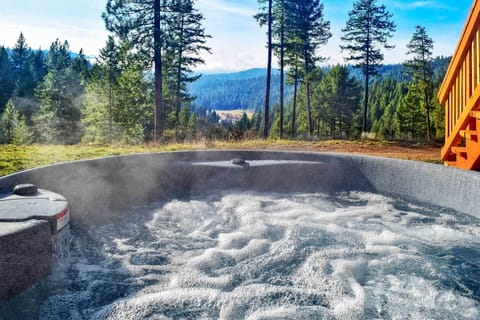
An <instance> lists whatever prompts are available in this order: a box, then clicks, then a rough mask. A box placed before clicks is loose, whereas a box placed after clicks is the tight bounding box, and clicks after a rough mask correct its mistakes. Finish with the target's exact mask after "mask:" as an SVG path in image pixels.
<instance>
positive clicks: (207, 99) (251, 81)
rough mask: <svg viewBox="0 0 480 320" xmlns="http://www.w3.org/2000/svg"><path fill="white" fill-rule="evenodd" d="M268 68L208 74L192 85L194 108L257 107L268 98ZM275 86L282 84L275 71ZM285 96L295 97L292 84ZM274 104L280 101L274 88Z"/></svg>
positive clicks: (190, 87)
mask: <svg viewBox="0 0 480 320" xmlns="http://www.w3.org/2000/svg"><path fill="white" fill-rule="evenodd" d="M266 73H267V71H266V69H251V70H246V71H242V72H236V73H225V74H205V75H203V76H202V77H201V78H200V79H198V80H197V81H195V82H194V83H192V84H191V85H190V86H189V89H190V93H191V95H192V96H193V97H195V98H196V99H195V101H194V102H193V105H194V109H196V108H206V109H214V110H235V109H243V110H257V111H259V110H260V109H261V108H262V106H263V102H264V99H265V96H264V92H265V83H266ZM272 86H273V87H275V88H278V87H279V86H280V74H279V72H278V71H277V70H276V71H275V72H274V74H273V76H272ZM286 88H287V90H286V91H285V98H286V99H288V98H290V97H291V96H292V93H293V88H292V86H287V87H286ZM271 99H272V102H273V103H274V104H276V103H278V101H279V100H280V94H279V91H278V90H272V96H271Z"/></svg>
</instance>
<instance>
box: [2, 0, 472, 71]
mask: <svg viewBox="0 0 480 320" xmlns="http://www.w3.org/2000/svg"><path fill="white" fill-rule="evenodd" d="M5 2H7V3H5ZM105 3H106V0H84V1H68V0H67V1H65V0H42V1H38V0H17V1H4V3H2V9H1V11H0V30H2V32H1V33H0V44H1V45H5V46H13V44H14V43H15V41H16V39H17V38H18V35H19V33H20V32H21V31H22V32H23V33H24V35H25V37H26V39H27V42H28V44H29V45H30V46H31V47H32V48H34V49H36V48H39V47H41V48H44V49H46V48H48V47H49V46H50V44H51V43H52V41H54V40H55V39H56V38H60V39H61V40H68V41H69V43H70V46H71V48H72V50H73V51H78V50H80V48H83V49H84V51H85V52H86V53H87V54H89V55H92V56H95V55H97V54H98V49H99V48H100V47H103V46H104V43H105V39H106V37H107V32H106V31H105V28H104V25H103V21H102V19H101V17H100V15H101V13H102V11H103V10H104V7H105ZM352 3H353V1H346V0H325V1H324V4H325V16H326V18H327V19H328V20H330V21H331V25H332V33H333V37H332V39H331V40H330V42H329V44H328V45H327V46H326V47H324V48H322V49H321V51H320V54H322V55H323V56H325V57H328V58H329V60H328V61H327V63H343V62H344V59H343V54H342V53H341V52H340V50H339V48H338V45H339V42H340V40H339V39H340V36H341V32H340V30H341V29H342V28H343V27H344V26H345V21H346V20H347V14H348V11H349V10H351V8H352ZM379 3H384V4H385V5H386V6H387V9H388V10H389V11H390V12H392V13H393V15H394V20H395V22H396V24H397V32H396V33H395V36H394V38H393V39H392V43H393V44H395V45H396V47H395V49H394V50H390V51H387V52H385V63H396V62H402V61H404V60H405V52H406V48H405V46H406V44H407V42H408V41H409V40H410V38H411V36H412V33H413V31H414V30H415V26H416V25H422V26H425V27H426V28H427V32H428V34H429V35H430V36H431V37H432V38H433V40H434V42H435V50H434V54H435V55H451V54H452V53H453V51H454V50H455V46H456V44H457V42H458V38H459V36H460V33H461V31H462V28H463V25H464V23H465V20H466V17H467V15H468V12H469V10H470V7H471V6H472V0H455V1H454V0H444V1H441V0H416V1H415V0H407V1H400V0H383V1H382V0H379ZM197 7H198V8H199V9H200V10H201V12H202V13H203V14H204V16H205V18H206V20H205V22H204V25H205V27H206V29H207V32H208V33H209V34H211V35H212V36H213V38H212V39H211V40H210V42H209V45H210V46H211V47H212V49H213V54H212V55H206V56H205V59H206V61H207V64H206V65H204V66H201V67H200V68H199V71H204V72H226V71H237V70H244V69H247V68H252V67H263V66H264V65H265V60H266V52H265V38H266V36H265V30H263V29H260V28H259V27H258V26H257V23H256V21H255V20H254V19H253V18H252V15H253V14H254V13H255V12H256V10H257V7H258V6H257V1H256V0H197Z"/></svg>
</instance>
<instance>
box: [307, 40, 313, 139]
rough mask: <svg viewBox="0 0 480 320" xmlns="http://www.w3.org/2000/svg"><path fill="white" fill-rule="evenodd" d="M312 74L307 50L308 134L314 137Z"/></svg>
mask: <svg viewBox="0 0 480 320" xmlns="http://www.w3.org/2000/svg"><path fill="white" fill-rule="evenodd" d="M309 73H310V65H309V63H308V54H307V51H306V50H305V88H306V94H307V115H308V133H309V134H310V136H312V135H313V120H312V101H311V92H310V91H311V90H310V80H309V79H308V77H309Z"/></svg>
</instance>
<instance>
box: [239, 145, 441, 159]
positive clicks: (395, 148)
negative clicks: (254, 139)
mask: <svg viewBox="0 0 480 320" xmlns="http://www.w3.org/2000/svg"><path fill="white" fill-rule="evenodd" d="M245 147H246V148H248V146H245ZM256 147H257V148H258V147H259V146H256ZM441 147H442V146H441V145H439V144H437V145H430V144H417V143H410V142H385V141H370V140H364V141H344V140H330V141H315V142H302V141H296V142H294V143H293V142H292V143H285V142H282V143H276V142H271V143H266V144H265V145H264V146H261V147H260V149H270V150H291V151H314V152H338V153H350V154H351V153H353V154H363V155H370V156H378V157H387V158H398V159H404V160H416V161H425V162H432V163H439V164H440V163H442V162H441V159H440V151H441Z"/></svg>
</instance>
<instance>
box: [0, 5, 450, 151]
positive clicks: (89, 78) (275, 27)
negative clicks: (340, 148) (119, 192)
mask: <svg viewBox="0 0 480 320" xmlns="http://www.w3.org/2000/svg"><path fill="white" fill-rule="evenodd" d="M105 2H106V3H105V10H104V12H103V13H101V14H102V17H103V20H104V22H105V28H106V29H107V30H108V31H109V34H110V35H109V36H108V38H107V39H105V45H104V47H103V48H102V49H101V50H100V53H99V54H98V56H97V57H95V58H94V59H91V58H90V57H87V56H86V55H85V54H84V53H83V52H82V50H80V52H72V51H71V49H70V46H69V42H68V39H52V43H51V45H50V47H49V48H41V49H40V48H39V49H36V48H31V47H30V46H29V44H28V37H26V36H25V35H24V34H23V33H21V32H20V31H19V35H18V39H17V41H16V43H3V44H0V143H1V144H18V145H21V144H33V143H39V144H66V145H73V144H78V143H85V144H89V143H93V144H112V143H119V144H141V143H146V142H158V143H167V142H172V141H174V142H182V141H196V140H202V139H206V140H209V139H222V140H242V139H251V138H257V137H263V138H265V139H267V138H272V139H293V140H296V139H299V140H300V139H309V140H313V139H357V138H360V137H368V138H377V139H385V140H408V141H422V142H424V141H425V142H434V141H437V140H442V139H443V136H444V109H443V107H442V106H441V105H440V104H439V102H438V100H437V98H436V96H437V91H438V88H439V86H440V84H441V82H442V80H443V77H444V75H445V73H446V71H447V68H448V64H449V62H450V58H449V57H434V56H433V48H434V45H435V42H434V39H432V38H431V37H430V36H429V34H428V30H426V28H425V27H423V26H416V27H415V26H412V34H411V40H410V41H409V42H408V45H407V55H406V56H405V60H404V62H403V63H401V64H398V65H384V63H383V61H384V56H385V55H388V54H389V49H391V48H392V45H391V44H390V43H391V39H393V38H394V37H395V32H396V24H395V17H394V16H393V15H392V14H391V13H390V12H389V9H388V7H386V6H385V5H382V4H379V2H378V1H377V0H355V1H352V5H351V10H350V11H349V12H348V15H346V20H345V22H344V25H343V26H342V29H341V32H342V34H341V46H340V48H341V50H342V52H343V53H344V54H345V55H346V57H347V58H346V60H345V62H344V64H341V65H331V64H329V63H328V58H329V57H328V56H323V55H322V47H324V46H325V45H326V44H327V43H328V41H329V39H331V37H332V28H331V25H330V21H329V17H328V16H326V15H325V10H324V4H323V2H322V1H321V0H258V11H257V14H256V15H254V16H252V17H251V19H255V20H256V21H257V23H258V24H259V25H260V26H262V27H263V29H264V31H265V46H266V47H265V48H266V49H265V51H266V53H265V68H266V69H258V70H254V72H255V74H254V75H252V76H251V78H247V79H246V78H242V77H239V78H235V74H231V75H228V74H226V75H216V76H215V75H201V74H199V73H198V72H196V71H195V70H196V68H197V67H198V66H201V65H202V64H204V63H205V61H204V60H203V59H202V56H205V54H208V53H209V52H210V51H211V49H210V48H209V46H208V40H209V39H210V38H211V36H210V35H209V34H208V33H207V32H206V30H205V28H204V26H203V23H204V16H203V15H202V12H200V11H199V10H198V9H197V7H196V3H195V0H143V1H138V0H128V1H125V0H124V1H119V0H106V1H105ZM99 14H100V13H99ZM267 51H268V54H267ZM267 57H268V59H267ZM222 107H224V108H227V109H229V108H232V109H233V108H236V109H242V110H245V113H244V115H243V117H241V118H240V119H237V120H235V121H232V120H222V119H220V117H219V115H218V114H217V111H218V110H221V109H222ZM247 110H248V111H251V112H249V113H248V115H247ZM252 114H253V115H252Z"/></svg>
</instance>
